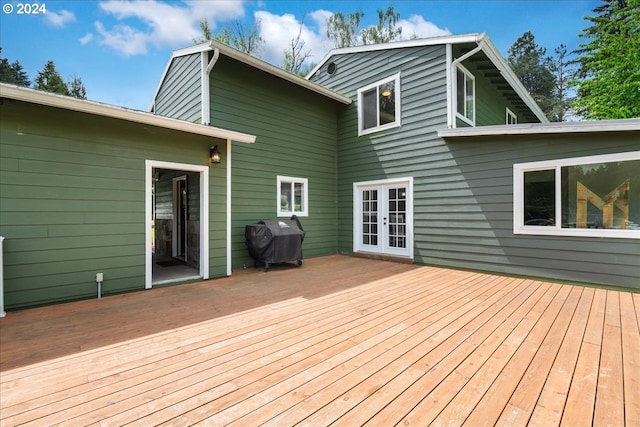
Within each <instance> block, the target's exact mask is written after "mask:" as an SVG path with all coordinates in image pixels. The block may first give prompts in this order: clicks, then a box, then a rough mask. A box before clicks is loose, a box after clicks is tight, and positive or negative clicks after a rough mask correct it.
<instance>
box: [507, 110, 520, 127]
mask: <svg viewBox="0 0 640 427" xmlns="http://www.w3.org/2000/svg"><path fill="white" fill-rule="evenodd" d="M507 124H508V125H517V124H518V116H516V115H515V113H514V112H513V111H511V110H509V109H508V108H507Z"/></svg>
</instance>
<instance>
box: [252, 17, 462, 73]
mask: <svg viewBox="0 0 640 427" xmlns="http://www.w3.org/2000/svg"><path fill="white" fill-rule="evenodd" d="M332 14H333V12H330V11H327V10H316V11H314V12H310V13H308V14H307V16H306V17H305V20H304V25H303V27H302V36H301V38H302V40H304V41H305V45H304V51H311V56H310V57H309V59H308V60H307V65H310V64H315V63H318V62H319V61H320V60H321V59H322V58H323V57H324V56H325V55H326V54H327V53H328V52H329V51H330V50H331V49H332V48H333V47H334V44H333V42H332V41H330V40H328V39H327V37H326V32H327V19H328V18H329V17H330V16H331V15H332ZM254 17H255V20H256V22H257V21H259V22H260V35H261V36H262V38H263V39H264V40H265V48H264V50H263V52H261V57H262V59H264V60H265V61H267V62H270V63H272V64H275V65H281V64H282V60H283V57H284V53H283V52H284V50H285V49H287V48H289V47H290V43H291V40H292V39H293V38H295V37H297V35H298V31H299V30H300V21H299V20H298V19H297V18H296V17H295V16H294V15H292V14H284V15H274V14H272V13H270V12H267V11H258V12H255V13H254ZM398 25H399V26H401V27H402V38H403V39H405V40H408V39H410V38H412V37H413V38H415V37H419V38H426V37H435V36H444V35H450V34H451V32H450V31H449V30H448V29H446V28H445V29H442V28H439V27H438V26H437V25H435V24H433V23H431V22H429V21H425V19H424V18H423V17H422V16H420V15H411V16H410V17H409V19H402V20H400V21H398Z"/></svg>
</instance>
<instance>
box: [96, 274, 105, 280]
mask: <svg viewBox="0 0 640 427" xmlns="http://www.w3.org/2000/svg"><path fill="white" fill-rule="evenodd" d="M102 281H104V273H96V282H102Z"/></svg>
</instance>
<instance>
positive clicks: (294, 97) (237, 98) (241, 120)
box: [211, 57, 339, 268]
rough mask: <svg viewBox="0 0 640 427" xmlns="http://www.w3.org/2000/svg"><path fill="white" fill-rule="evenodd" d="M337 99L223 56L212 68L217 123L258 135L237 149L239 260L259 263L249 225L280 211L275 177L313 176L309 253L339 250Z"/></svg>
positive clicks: (305, 221)
mask: <svg viewBox="0 0 640 427" xmlns="http://www.w3.org/2000/svg"><path fill="white" fill-rule="evenodd" d="M336 108H339V105H337V103H336V102H335V101H331V100H327V99H326V98H324V97H322V96H320V95H317V94H314V93H312V92H309V91H308V90H305V89H302V88H300V87H299V86H296V85H293V84H291V83H288V82H286V81H283V80H282V79H279V78H276V77H274V76H272V75H270V74H267V73H265V72H262V71H259V70H256V69H253V68H250V67H248V66H247V65H244V64H241V63H239V62H237V61H234V60H232V59H229V58H227V57H221V58H220V59H219V60H218V62H217V64H216V66H215V67H214V69H213V71H212V73H211V124H212V125H213V126H218V127H222V128H225V129H232V130H237V131H241V132H245V133H249V134H253V135H256V142H255V144H239V143H234V144H233V149H232V159H233V160H232V162H233V168H232V218H233V223H232V251H233V267H234V268H242V267H243V266H245V265H246V266H247V267H249V266H253V260H252V259H251V258H250V256H249V254H248V252H247V248H246V245H245V240H244V228H245V225H247V224H252V223H255V222H257V221H259V220H263V219H271V218H275V217H276V214H277V205H276V191H277V188H276V187H277V185H276V183H277V181H276V179H277V176H278V175H283V176H292V177H298V178H307V179H308V180H309V216H307V217H300V221H301V223H302V226H303V227H304V229H305V231H306V233H307V234H306V237H305V241H304V245H303V252H304V256H305V257H313V256H320V255H326V254H333V253H336V235H337V206H336V205H337V197H336V185H337V172H336V170H337V169H336V167H337V166H336V162H337V144H336V142H337V129H336V118H337V113H336Z"/></svg>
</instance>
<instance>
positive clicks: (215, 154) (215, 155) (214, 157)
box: [209, 145, 222, 163]
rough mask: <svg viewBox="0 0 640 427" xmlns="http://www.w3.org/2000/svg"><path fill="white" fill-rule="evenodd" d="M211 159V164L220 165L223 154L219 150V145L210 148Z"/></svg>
mask: <svg viewBox="0 0 640 427" xmlns="http://www.w3.org/2000/svg"><path fill="white" fill-rule="evenodd" d="M209 159H210V160H211V163H220V161H221V160H222V153H220V150H218V146H217V145H216V146H214V147H211V148H209Z"/></svg>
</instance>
